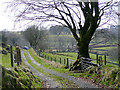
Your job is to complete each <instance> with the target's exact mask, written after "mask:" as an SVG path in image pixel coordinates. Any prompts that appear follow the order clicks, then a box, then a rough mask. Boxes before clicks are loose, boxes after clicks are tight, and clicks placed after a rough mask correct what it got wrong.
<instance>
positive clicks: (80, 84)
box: [27, 51, 98, 88]
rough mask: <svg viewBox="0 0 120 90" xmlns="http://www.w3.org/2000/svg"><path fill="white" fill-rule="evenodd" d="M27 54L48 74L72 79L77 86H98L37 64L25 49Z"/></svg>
mask: <svg viewBox="0 0 120 90" xmlns="http://www.w3.org/2000/svg"><path fill="white" fill-rule="evenodd" d="M27 54H28V57H29V59H30V60H31V61H32V62H33V63H34V64H36V65H37V66H39V67H40V68H41V69H43V70H44V71H46V72H48V73H50V74H53V75H56V76H59V77H63V78H66V79H68V80H72V81H73V82H74V83H76V84H77V85H78V86H79V88H98V87H97V86H95V85H92V84H91V83H89V82H85V81H84V80H82V79H80V78H79V79H77V78H75V77H73V76H68V75H67V74H65V73H58V72H55V71H53V70H50V69H48V68H45V67H44V66H43V65H41V64H39V63H38V62H36V61H35V60H34V59H33V58H32V56H31V55H30V54H29V52H28V51H27Z"/></svg>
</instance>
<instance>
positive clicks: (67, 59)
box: [67, 58, 69, 66]
mask: <svg viewBox="0 0 120 90" xmlns="http://www.w3.org/2000/svg"><path fill="white" fill-rule="evenodd" d="M67 66H69V59H68V58H67Z"/></svg>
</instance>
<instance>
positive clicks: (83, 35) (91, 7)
mask: <svg viewBox="0 0 120 90" xmlns="http://www.w3.org/2000/svg"><path fill="white" fill-rule="evenodd" d="M86 1H87V2H85V1H83V0H81V1H79V0H75V1H67V0H65V1H54V0H51V1H50V0H49V1H39V0H30V1H29V0H19V1H15V2H14V3H13V4H14V6H18V8H19V7H20V5H22V6H23V8H22V9H19V10H20V11H19V14H18V15H17V17H18V18H17V21H20V20H25V19H26V20H40V21H42V22H46V21H50V22H51V21H53V22H57V23H59V24H62V25H63V26H64V27H68V28H69V29H70V31H71V32H72V34H73V37H74V38H75V40H76V42H77V49H78V60H79V59H80V57H86V58H89V57H90V56H89V52H88V49H89V43H90V41H91V39H92V37H93V35H94V33H95V31H96V29H97V28H98V27H99V26H100V25H102V24H105V23H107V22H108V21H109V19H110V18H107V19H106V20H105V22H104V23H103V22H102V24H100V22H101V20H102V19H104V17H103V15H105V16H107V15H113V13H112V12H111V11H110V10H113V8H112V7H113V6H114V5H115V4H116V2H115V3H114V2H112V0H109V1H107V2H98V0H96V2H92V0H86ZM18 8H17V9H18ZM77 32H78V34H77ZM79 61H80V60H79Z"/></svg>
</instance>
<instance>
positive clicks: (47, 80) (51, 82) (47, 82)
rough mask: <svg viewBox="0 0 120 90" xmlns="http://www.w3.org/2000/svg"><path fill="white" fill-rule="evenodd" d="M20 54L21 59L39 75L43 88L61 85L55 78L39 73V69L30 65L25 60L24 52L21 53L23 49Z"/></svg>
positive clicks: (59, 86)
mask: <svg viewBox="0 0 120 90" xmlns="http://www.w3.org/2000/svg"><path fill="white" fill-rule="evenodd" d="M21 54H22V58H23V61H24V63H25V64H26V65H27V66H28V67H29V68H30V69H31V70H32V72H33V73H34V74H35V75H36V76H38V77H40V78H41V79H42V80H43V82H44V87H45V88H61V85H59V84H58V83H57V82H56V81H55V80H53V79H51V78H49V77H47V76H45V75H43V74H42V73H40V72H39V71H37V70H36V69H35V68H34V67H32V66H31V65H30V64H29V63H28V62H27V60H26V58H25V56H24V54H23V51H21Z"/></svg>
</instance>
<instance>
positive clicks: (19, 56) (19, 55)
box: [19, 48, 22, 64]
mask: <svg viewBox="0 0 120 90" xmlns="http://www.w3.org/2000/svg"><path fill="white" fill-rule="evenodd" d="M19 59H20V64H22V59H21V52H20V48H19Z"/></svg>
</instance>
